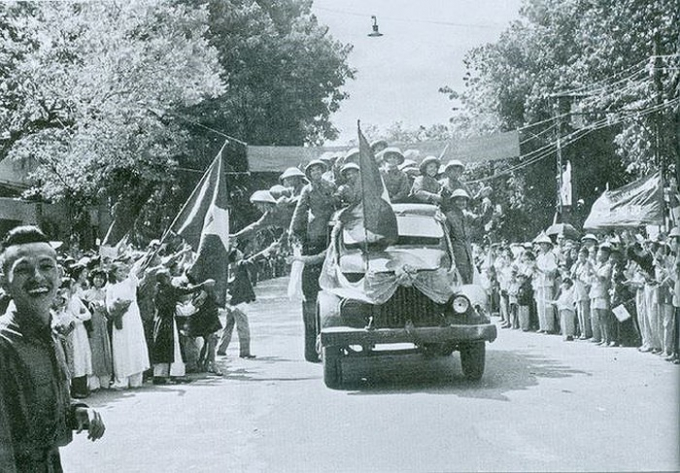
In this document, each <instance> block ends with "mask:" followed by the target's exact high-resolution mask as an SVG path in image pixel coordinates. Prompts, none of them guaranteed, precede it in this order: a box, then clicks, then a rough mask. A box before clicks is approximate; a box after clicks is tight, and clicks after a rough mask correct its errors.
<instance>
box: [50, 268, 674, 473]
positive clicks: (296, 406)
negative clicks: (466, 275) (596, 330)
mask: <svg viewBox="0 0 680 473" xmlns="http://www.w3.org/2000/svg"><path fill="white" fill-rule="evenodd" d="M285 284H286V281H285V280H283V279H281V280H274V281H266V282H264V283H260V284H259V285H258V287H257V293H258V301H257V302H256V303H254V304H252V305H251V308H250V313H251V316H250V319H251V325H252V332H253V342H252V345H253V352H254V353H256V354H257V355H258V357H257V359H255V360H241V359H239V358H238V357H237V356H236V355H237V351H236V350H237V347H236V346H231V347H230V349H229V353H228V355H229V357H228V358H226V359H223V361H222V363H223V368H224V369H225V371H226V376H225V377H224V378H215V377H204V376H201V377H197V379H195V380H194V381H193V382H192V383H190V384H186V385H175V386H152V385H147V386H145V387H143V388H141V389H138V390H135V391H127V392H105V393H98V394H95V395H94V396H93V397H92V398H91V399H90V400H89V402H90V404H92V405H93V406H97V407H98V408H99V409H100V410H101V411H102V413H103V415H104V417H105V420H106V422H107V426H108V428H107V433H106V437H105V438H104V439H102V440H101V441H99V442H97V443H90V442H88V441H87V440H86V439H85V438H84V437H83V436H82V435H81V436H77V438H76V440H75V441H74V442H73V443H72V444H71V445H70V446H69V447H67V448H65V449H62V456H63V462H64V466H65V468H66V471H70V472H93V471H96V472H109V471H110V472H137V471H139V472H175V471H177V472H179V471H196V472H224V471H230V472H231V471H244V472H251V471H252V472H320V471H339V472H364V471H365V472H402V471H404V472H406V471H408V472H411V471H417V472H424V471H428V472H429V471H639V470H655V471H659V470H678V469H679V468H680V460H679V458H680V454H679V445H680V442H679V441H678V435H679V434H678V431H679V424H678V419H679V413H678V399H679V397H678V374H679V373H680V370H679V369H678V367H677V366H675V365H671V364H669V363H667V362H664V361H663V360H661V359H660V358H659V357H657V356H655V355H650V354H641V353H638V352H637V351H636V350H634V349H631V348H601V347H596V346H594V345H591V344H589V343H587V342H562V341H561V339H560V337H557V336H547V335H539V334H535V333H521V332H518V331H512V330H499V339H498V340H497V341H496V342H494V343H493V344H491V345H488V351H487V370H486V373H485V376H484V378H483V380H482V382H481V383H480V384H478V385H474V384H471V383H468V382H467V381H466V380H465V379H464V378H463V376H462V373H461V370H460V364H459V359H458V355H457V354H455V355H454V356H453V357H451V358H447V359H439V360H434V361H432V360H429V361H428V360H423V359H421V358H419V357H415V356H413V357H408V358H407V359H403V357H402V358H399V359H386V360H382V361H381V362H380V363H379V366H377V365H378V363H377V362H371V364H366V363H363V364H360V365H354V366H351V367H349V366H347V367H345V368H346V370H345V374H347V375H348V378H349V385H348V387H347V388H346V389H344V390H337V391H336V390H329V389H326V388H325V387H324V385H323V381H322V373H321V366H320V365H316V364H310V363H306V362H305V361H304V360H303V353H302V345H303V344H302V324H301V321H300V315H299V307H298V304H293V303H290V302H288V301H287V300H286V299H285V298H284V297H282V294H285Z"/></svg>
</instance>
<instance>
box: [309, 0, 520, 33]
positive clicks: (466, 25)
mask: <svg viewBox="0 0 680 473" xmlns="http://www.w3.org/2000/svg"><path fill="white" fill-rule="evenodd" d="M313 9H315V10H321V11H327V12H331V13H339V14H341V15H349V16H360V17H364V18H369V17H370V16H371V15H370V14H368V13H360V12H354V11H347V10H338V9H335V8H328V7H320V6H316V5H315V6H314V7H313ZM380 19H381V20H388V21H404V22H408V23H426V24H431V25H441V26H454V27H457V28H460V27H464V28H489V29H491V28H493V29H498V28H505V27H506V26H507V25H506V24H505V23H488V24H483V23H456V22H452V21H441V20H428V19H419V18H398V17H392V16H384V15H380Z"/></svg>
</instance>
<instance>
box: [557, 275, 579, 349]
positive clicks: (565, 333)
mask: <svg viewBox="0 0 680 473" xmlns="http://www.w3.org/2000/svg"><path fill="white" fill-rule="evenodd" d="M552 303H553V305H554V306H555V308H556V309H557V314H558V315H559V320H560V328H561V331H562V338H563V339H564V340H565V341H572V340H573V339H574V334H575V331H576V327H575V319H576V311H575V309H576V303H575V302H574V283H573V282H572V280H571V279H569V278H564V279H562V282H561V283H560V293H559V295H558V297H557V300H555V301H553V302H552Z"/></svg>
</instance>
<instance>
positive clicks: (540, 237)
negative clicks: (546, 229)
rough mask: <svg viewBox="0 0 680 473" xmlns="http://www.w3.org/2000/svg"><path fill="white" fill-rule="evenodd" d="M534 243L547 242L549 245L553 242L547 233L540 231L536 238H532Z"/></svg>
mask: <svg viewBox="0 0 680 473" xmlns="http://www.w3.org/2000/svg"><path fill="white" fill-rule="evenodd" d="M534 243H547V244H549V245H552V244H553V242H552V240H551V239H550V237H549V236H548V235H546V234H545V233H541V234H540V235H538V236H537V237H536V239H535V240H534Z"/></svg>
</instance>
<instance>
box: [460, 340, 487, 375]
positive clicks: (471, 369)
mask: <svg viewBox="0 0 680 473" xmlns="http://www.w3.org/2000/svg"><path fill="white" fill-rule="evenodd" d="M485 358H486V345H485V344H484V342H473V343H466V344H465V345H462V346H461V347H460V364H461V366H462V367H463V374H464V375H465V377H466V378H467V379H469V380H470V381H479V380H480V379H481V378H482V375H483V374H484V362H485Z"/></svg>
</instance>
